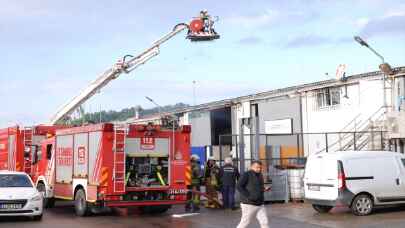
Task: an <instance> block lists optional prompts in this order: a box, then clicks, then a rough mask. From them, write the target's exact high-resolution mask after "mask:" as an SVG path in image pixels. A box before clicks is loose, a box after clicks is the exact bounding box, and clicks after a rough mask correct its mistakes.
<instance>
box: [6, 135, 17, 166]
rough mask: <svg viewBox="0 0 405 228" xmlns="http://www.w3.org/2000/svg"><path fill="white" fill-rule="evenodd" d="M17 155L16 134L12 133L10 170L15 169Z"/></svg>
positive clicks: (9, 156) (10, 140)
mask: <svg viewBox="0 0 405 228" xmlns="http://www.w3.org/2000/svg"><path fill="white" fill-rule="evenodd" d="M16 157H17V156H16V135H10V136H9V137H8V170H15V167H16V164H15V163H16V159H15V158H16Z"/></svg>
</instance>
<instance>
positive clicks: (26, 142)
mask: <svg viewBox="0 0 405 228" xmlns="http://www.w3.org/2000/svg"><path fill="white" fill-rule="evenodd" d="M63 127H64V126H46V125H37V126H32V127H24V128H22V127H20V126H14V127H8V128H4V129H0V170H9V171H23V172H25V173H27V174H28V175H31V174H32V161H33V159H34V158H33V153H32V152H33V151H36V150H38V149H39V148H40V146H41V142H42V140H44V139H46V138H47V137H49V136H50V135H54V134H55V131H56V129H59V128H63Z"/></svg>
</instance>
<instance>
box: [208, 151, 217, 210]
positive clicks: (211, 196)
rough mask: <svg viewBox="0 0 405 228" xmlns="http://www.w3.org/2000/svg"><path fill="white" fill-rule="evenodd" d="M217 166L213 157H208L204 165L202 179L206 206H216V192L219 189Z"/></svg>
mask: <svg viewBox="0 0 405 228" xmlns="http://www.w3.org/2000/svg"><path fill="white" fill-rule="evenodd" d="M219 171H220V169H219V167H218V165H217V164H216V162H215V159H214V158H209V159H208V161H207V163H206V165H205V172H204V181H205V189H206V192H207V195H208V201H207V204H206V205H205V206H206V207H207V208H218V207H219V204H218V192H217V190H219V189H220V183H219V181H220V179H219Z"/></svg>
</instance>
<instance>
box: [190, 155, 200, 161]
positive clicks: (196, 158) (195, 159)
mask: <svg viewBox="0 0 405 228" xmlns="http://www.w3.org/2000/svg"><path fill="white" fill-rule="evenodd" d="M190 160H191V161H199V160H200V157H199V156H198V155H197V154H193V155H191V158H190Z"/></svg>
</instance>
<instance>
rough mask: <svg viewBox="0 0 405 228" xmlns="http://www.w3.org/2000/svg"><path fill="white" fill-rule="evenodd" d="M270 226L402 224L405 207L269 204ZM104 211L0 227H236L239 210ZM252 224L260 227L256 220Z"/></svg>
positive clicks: (12, 221) (64, 209) (53, 214)
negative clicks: (367, 211)
mask: <svg viewBox="0 0 405 228" xmlns="http://www.w3.org/2000/svg"><path fill="white" fill-rule="evenodd" d="M267 207H268V214H269V217H270V220H271V227H272V228H275V227H280V228H281V227H282V228H310V227H313V228H319V227H331V228H335V227H336V228H338V227H339V228H343V227H344V228H348V227H356V228H361V227H372V228H374V227H375V228H377V227H398V228H399V227H401V228H402V227H405V208H404V207H402V208H389V209H381V210H378V211H377V212H376V213H374V214H373V215H371V216H367V217H356V216H353V215H351V214H350V213H349V211H348V210H347V209H345V208H340V209H334V210H333V211H332V213H330V214H324V215H319V214H317V213H315V212H314V211H313V210H312V208H311V207H310V206H309V205H307V204H272V205H268V206H267ZM122 212H123V211H120V212H119V213H117V212H116V213H106V214H103V215H97V216H90V217H85V218H80V217H76V216H75V215H74V212H73V208H72V207H71V206H69V205H62V206H61V205H59V206H57V207H56V208H53V209H50V210H47V211H46V213H45V214H44V218H43V220H42V221H41V222H34V221H31V220H29V219H25V218H1V219H0V227H7V228H14V227H16V228H17V227H18V228H24V227H29V228H47V227H52V228H55V227H58V228H82V227H96V228H104V227H109V228H110V227H113V228H121V227H128V228H129V227H142V228H149V227H154V228H163V227H172V228H190V227H192V228H203V227H204V228H219V227H226V228H228V227H229V228H230V227H236V224H237V223H238V221H239V219H240V211H222V210H202V211H201V213H200V214H199V215H196V216H189V217H182V218H173V217H172V214H183V210H182V208H181V207H175V208H173V209H172V210H171V211H170V212H169V213H167V214H163V215H148V216H145V215H139V214H138V213H136V212H132V211H130V212H128V215H123V214H122ZM251 227H259V225H258V224H257V223H255V224H253V225H252V226H251Z"/></svg>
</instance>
